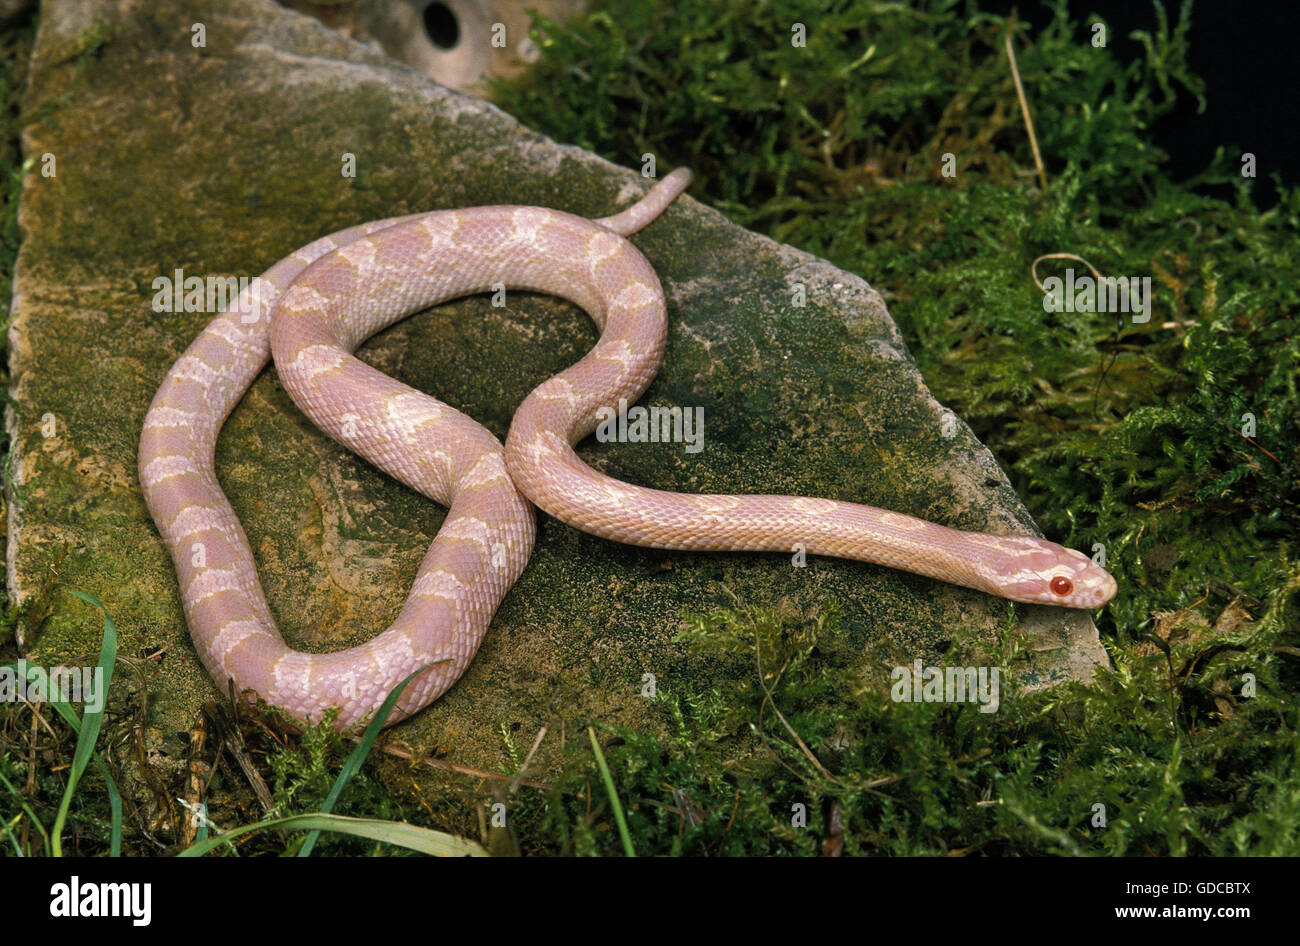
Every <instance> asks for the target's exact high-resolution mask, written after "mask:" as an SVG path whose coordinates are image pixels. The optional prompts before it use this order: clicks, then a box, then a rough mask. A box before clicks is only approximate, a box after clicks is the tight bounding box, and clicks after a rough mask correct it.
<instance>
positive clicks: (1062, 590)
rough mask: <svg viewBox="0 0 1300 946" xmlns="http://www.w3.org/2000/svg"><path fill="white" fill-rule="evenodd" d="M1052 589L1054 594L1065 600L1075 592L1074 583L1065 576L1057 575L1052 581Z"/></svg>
mask: <svg viewBox="0 0 1300 946" xmlns="http://www.w3.org/2000/svg"><path fill="white" fill-rule="evenodd" d="M1051 589H1052V593H1053V594H1057V595H1060V596H1061V597H1062V598H1064V597H1065V596H1066V595H1068V594H1069V593H1070V592H1071V591H1073V590H1074V582H1072V581H1070V579H1068V578H1066V577H1065V576H1064V575H1057V576H1056V577H1055V578H1053V579H1052V584H1051Z"/></svg>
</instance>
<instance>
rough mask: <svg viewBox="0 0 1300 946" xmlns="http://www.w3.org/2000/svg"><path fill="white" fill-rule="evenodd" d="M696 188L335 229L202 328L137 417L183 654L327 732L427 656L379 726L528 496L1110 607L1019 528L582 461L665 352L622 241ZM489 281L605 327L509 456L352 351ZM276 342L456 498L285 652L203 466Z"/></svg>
mask: <svg viewBox="0 0 1300 946" xmlns="http://www.w3.org/2000/svg"><path fill="white" fill-rule="evenodd" d="M689 181H690V175H689V172H686V171H684V170H679V171H675V172H673V173H672V174H670V175H669V176H668V177H666V178H665V179H664V180H663V181H661V182H660V183H658V184H657V185H655V187H654V188H653V189H652V190H651V191H650V192H649V193H648V194H647V195H646V196H645V197H643V198H642V199H641V200H640V201H639V202H638V203H637V204H635V205H634V206H633V207H631V208H629V209H628V210H625V211H623V212H622V213H620V214H617V215H615V216H613V217H606V218H603V219H601V220H587V219H585V218H582V217H576V216H573V215H571V214H566V213H562V212H559V211H555V210H547V209H544V208H538V207H477V208H469V209H463V210H451V211H436V212H432V213H425V214H415V215H412V216H409V217H403V218H395V219H391V220H381V221H376V222H373V223H368V224H363V225H361V226H359V227H353V228H351V229H348V230H343V231H341V232H339V233H335V234H333V235H331V236H328V237H325V238H323V239H320V240H317V241H316V242H314V243H312V244H309V245H308V246H306V247H303V248H302V249H300V250H298V251H297V252H296V253H294V254H293V255H291V256H289V257H288V258H287V259H285V260H282V261H281V262H279V263H277V264H276V265H275V266H273V267H272V268H271V269H270V270H268V271H267V272H266V273H265V274H263V275H262V276H261V277H260V278H259V279H258V280H257V281H255V283H254V285H253V287H252V288H251V289H250V290H249V291H248V292H246V293H244V294H242V295H241V296H240V298H239V299H238V301H237V302H236V304H235V305H234V306H233V307H231V309H230V310H229V311H227V312H224V313H222V314H221V315H219V316H218V317H217V318H215V319H214V320H213V321H212V323H211V324H210V325H209V326H208V327H207V328H206V329H205V330H204V331H203V332H202V333H201V334H200V335H199V337H198V338H197V339H196V340H195V341H194V343H193V344H192V345H191V346H190V347H189V348H188V349H187V350H186V352H185V354H184V355H182V356H181V358H180V359H179V360H178V361H177V362H176V364H175V365H174V366H173V367H172V369H171V371H170V372H169V373H168V375H167V377H166V379H165V380H164V381H163V383H162V386H161V387H160V388H159V390H158V393H157V395H156V396H155V398H154V401H153V404H152V406H151V407H150V409H149V413H148V415H147V417H146V419H145V424H144V432H143V435H142V437H141V441H140V456H139V463H140V482H141V485H142V487H143V490H144V494H145V498H146V500H147V502H148V504H149V509H150V512H151V513H152V515H153V518H154V521H155V522H156V523H157V525H158V529H159V532H160V533H161V535H162V537H163V539H164V541H165V543H166V545H167V546H168V548H169V550H170V551H171V554H172V558H173V562H174V563H175V566H176V571H177V574H178V576H179V579H180V587H181V597H182V601H183V604H184V609H185V614H186V619H187V621H188V622H189V626H190V631H191V634H192V636H193V639H194V643H195V646H196V647H197V649H198V652H199V655H200V656H201V658H202V660H203V662H204V665H205V666H206V667H207V669H208V671H209V672H210V673H211V674H212V676H213V677H214V678H215V679H216V681H217V682H218V684H219V685H220V686H221V687H222V689H223V691H224V690H225V689H226V688H227V686H228V685H231V684H233V689H234V691H235V692H237V693H243V692H247V691H251V692H252V693H255V694H257V695H258V696H260V697H261V698H262V699H264V700H266V701H267V702H268V703H271V704H273V705H275V706H278V707H280V708H282V709H283V710H285V711H287V712H288V713H290V714H291V715H292V716H294V717H296V718H298V719H300V720H304V721H309V722H314V721H317V720H319V719H320V717H321V715H322V714H323V713H324V712H325V710H327V709H329V708H330V707H338V708H339V716H338V721H337V725H338V726H339V727H340V728H346V727H348V726H351V725H353V724H355V723H358V722H362V721H364V720H365V719H366V718H367V717H369V716H372V715H373V714H374V712H375V711H376V710H377V709H378V708H379V706H380V704H381V703H382V701H383V700H384V698H385V697H386V696H387V695H388V693H389V692H390V691H391V690H392V689H393V687H395V686H396V685H397V684H398V683H400V682H401V681H402V680H403V679H405V678H406V677H407V676H409V675H411V674H413V673H415V672H416V671H418V670H420V669H421V668H423V667H428V669H427V670H425V671H424V672H423V673H421V674H420V676H419V677H417V678H416V679H415V680H413V681H412V682H411V684H410V685H409V686H408V687H407V688H406V690H405V692H404V693H403V695H402V698H401V699H400V700H399V702H398V704H397V706H396V708H395V709H394V710H393V712H392V714H391V715H390V716H389V718H388V720H387V723H389V724H391V723H393V722H396V721H398V720H400V719H402V718H405V717H406V716H409V715H410V714H412V713H414V712H416V711H418V710H419V709H421V708H423V707H424V706H426V705H428V704H429V703H431V702H432V701H433V700H435V699H437V698H438V697H439V696H440V695H442V693H443V692H445V691H446V690H447V689H448V688H449V687H450V686H451V685H452V684H453V683H455V681H456V680H457V679H458V678H459V677H460V675H461V674H462V673H463V672H464V671H465V669H466V668H467V667H468V666H469V663H470V661H471V660H472V659H473V657H474V654H475V652H476V651H477V649H478V646H479V643H480V642H481V641H482V639H483V636H484V634H485V633H486V631H487V628H488V625H489V624H490V622H491V620H492V616H493V614H494V613H495V611H496V608H497V606H498V604H499V603H500V602H501V599H502V598H504V596H505V594H506V593H507V591H509V589H510V587H511V586H512V585H513V584H514V582H515V580H516V579H517V578H518V577H519V574H520V573H521V572H522V571H523V569H524V566H525V565H526V564H527V561H528V557H529V554H530V553H531V551H532V545H533V538H534V534H535V521H534V512H533V510H532V507H531V505H530V501H531V503H534V504H536V505H537V506H539V507H541V508H542V509H543V510H545V511H546V512H547V513H549V514H551V515H552V516H555V517H556V518H557V519H560V520H562V521H564V522H566V523H568V524H570V525H572V526H574V527H576V528H579V529H582V530H584V531H586V532H590V533H593V534H595V535H598V536H603V537H605V538H609V539H614V540H616V541H619V542H627V543H631V544H635V545H643V546H653V547H656V548H667V549H687V550H701V551H727V550H732V551H735V550H745V551H781V552H787V553H788V552H791V551H792V550H794V549H795V548H797V547H802V548H803V549H804V550H805V551H806V552H807V553H809V554H818V555H831V556H837V557H841V558H851V559H858V560H861V561H867V562H876V563H879V564H883V565H888V566H890V567H893V568H899V569H903V570H906V571H910V572H916V573H918V574H922V575H927V576H930V577H932V578H937V579H940V580H942V581H948V582H952V583H955V584H960V585H965V586H967V587H971V588H977V589H979V590H982V591H986V592H988V593H990V594H994V595H1000V596H1002V597H1005V598H1010V599H1012V600H1015V601H1023V602H1030V603H1041V604H1054V605H1062V606H1066V607H1076V608H1095V607H1099V606H1100V605H1102V604H1104V603H1105V602H1106V601H1108V600H1109V599H1110V598H1111V597H1112V596H1113V595H1114V593H1115V581H1114V579H1113V578H1111V576H1110V575H1109V574H1107V573H1106V572H1105V571H1104V570H1103V569H1101V568H1099V567H1098V566H1097V565H1095V564H1094V563H1093V562H1092V561H1091V560H1090V559H1089V558H1088V557H1087V556H1085V555H1083V554H1082V553H1080V552H1077V551H1073V550H1071V549H1066V548H1063V547H1061V546H1059V545H1056V544H1054V543H1051V542H1047V541H1045V540H1043V539H1039V538H1035V537H1031V536H1000V535H991V534H985V533H972V532H962V531H959V530H956V529H950V528H947V527H945V526H941V525H937V524H935V523H931V522H926V521H924V520H921V519H917V518H914V517H911V516H906V515H902V514H899V513H894V512H889V511H887V510H883V509H876V508H873V507H870V506H862V505H858V504H854V503H847V502H838V501H834V500H829V499H816V498H808V497H798V496H761V495H735V496H725V495H696V496H693V495H686V494H680V493H668V492H662V491H659V490H654V489H646V488H643V487H639V486H633V485H630V484H627V483H623V482H620V481H618V480H614V479H612V478H610V477H608V476H604V475H603V474H600V473H598V472H596V471H595V470H592V469H591V468H590V467H588V466H587V465H586V464H585V463H583V462H582V460H580V459H579V458H578V456H577V454H576V453H575V452H574V449H573V446H574V445H575V444H577V443H578V442H579V441H580V440H582V439H583V438H584V437H586V436H587V435H588V434H590V433H591V432H592V431H593V430H594V429H595V427H596V423H597V417H596V414H597V410H598V409H599V408H601V407H609V406H610V405H612V404H615V403H617V401H618V399H619V398H620V397H625V398H627V400H628V402H629V403H630V402H632V401H634V400H635V399H636V398H638V397H639V396H640V395H641V394H642V393H643V392H644V391H645V389H646V387H648V385H649V384H650V381H651V380H652V378H653V377H654V375H655V372H656V371H657V370H658V367H659V364H660V361H661V359H662V356H663V349H664V342H665V338H666V333H667V318H666V307H665V301H664V294H663V289H662V288H661V286H660V284H659V280H658V278H657V276H656V275H655V272H654V270H653V268H652V267H651V266H650V263H649V262H648V261H647V260H646V259H645V257H644V256H642V254H641V253H640V252H639V251H638V250H637V249H636V248H635V247H634V246H633V245H632V244H631V243H630V242H628V240H627V239H625V237H626V236H627V235H629V234H631V233H634V232H636V231H637V230H639V229H641V228H642V227H644V226H645V225H646V224H648V223H649V222H650V221H651V220H653V219H654V218H655V217H657V216H658V215H659V214H660V213H661V212H662V211H663V210H664V209H665V208H666V207H667V206H668V205H669V204H670V203H671V202H672V200H673V199H674V198H675V197H676V196H677V195H678V194H679V193H681V191H682V190H683V189H685V187H686V185H687V184H688V183H689ZM498 283H501V284H504V285H505V286H506V287H507V288H511V289H526V290H532V291H537V292H544V293H550V294H554V295H558V296H562V297H564V298H567V299H569V300H571V301H573V302H575V303H577V304H578V305H579V306H581V307H582V308H583V309H585V310H586V311H587V312H588V313H589V314H590V315H591V317H592V319H593V320H594V321H595V323H596V326H597V327H598V328H599V329H600V331H601V335H600V340H599V341H598V343H597V344H596V346H595V348H593V349H592V350H591V352H589V353H588V354H587V355H586V356H585V357H584V358H583V359H582V360H581V361H579V362H578V363H577V364H575V365H573V366H572V367H570V368H568V369H566V370H565V371H564V372H562V373H560V374H558V375H556V376H555V377H553V378H551V379H550V380H548V381H546V382H544V383H543V384H541V385H540V386H538V387H537V388H536V389H535V390H534V391H533V392H532V393H531V394H530V395H529V396H528V398H527V399H526V400H525V401H524V403H523V404H522V405H521V406H520V408H519V410H518V412H517V413H516V415H515V418H514V421H513V423H512V424H511V427H510V433H509V435H508V437H507V440H506V445H505V448H504V450H503V449H502V446H501V444H500V442H499V441H498V440H497V439H496V438H495V437H494V436H493V435H492V434H491V433H490V432H489V431H487V430H486V429H485V428H483V427H482V426H480V425H479V424H478V423H477V422H475V421H474V420H472V419H471V418H469V417H467V416H465V415H464V414H462V413H460V412H459V411H457V410H455V409H454V408H452V407H450V406H448V405H446V404H444V403H442V402H441V401H438V400H436V399H435V398H432V397H430V396H428V395H426V394H422V393H420V392H418V391H415V390H414V389H412V388H409V387H407V386H406V385H404V384H401V383H399V382H397V381H395V380H393V379H391V378H389V377H387V376H386V375H384V374H382V373H380V372H378V371H376V370H375V369H373V368H370V367H368V366H367V365H365V364H363V363H362V362H360V361H359V360H357V359H356V358H354V357H353V356H352V355H351V352H352V351H354V350H355V349H356V348H357V346H359V345H360V344H361V343H362V342H363V341H365V339H367V338H369V337H370V336H371V335H373V334H374V333H376V332H378V331H380V330H382V329H383V328H385V327H387V326H389V325H391V324H393V323H394V322H396V321H398V320H400V319H402V318H405V317H406V316H407V315H409V314H411V313H413V312H416V311H419V310H421V309H424V308H427V307H429V306H431V305H435V304H437V303H439V302H442V301H446V300H449V299H453V298H457V297H459V296H464V295H468V294H471V293H476V292H484V291H488V290H490V289H493V288H494V284H498ZM272 352H274V357H275V362H276V368H277V370H278V372H279V374H280V377H281V380H282V381H283V383H284V385H285V388H286V389H287V390H288V391H289V393H290V395H291V396H292V397H293V399H294V400H295V402H296V403H297V404H298V405H299V406H300V407H301V408H302V410H303V411H304V413H306V414H307V416H309V417H310V418H311V419H312V420H313V421H314V422H315V423H316V424H317V425H319V426H320V427H321V428H322V429H323V430H325V431H326V432H327V433H329V435H330V436H331V437H333V438H334V439H335V440H337V441H339V442H340V443H342V444H343V445H345V446H347V447H348V448H349V449H352V450H354V451H355V452H357V453H358V454H360V455H362V456H364V457H366V458H367V459H368V460H370V461H371V462H372V463H374V464H375V465H376V466H378V467H379V468H380V469H382V470H384V471H386V472H387V473H389V474H391V475H392V476H393V477H395V478H396V479H398V480H400V481H401V482H403V483H405V484H407V485H408V486H410V487H411V488H412V489H415V490H417V491H419V492H420V493H422V494H424V495H426V496H428V497H430V498H431V499H434V500H436V501H437V502H439V503H442V504H444V505H447V506H449V507H450V508H449V511H448V515H447V518H446V520H445V522H444V524H443V526H442V529H441V530H440V531H439V533H438V536H437V537H436V538H435V540H434V542H433V544H432V545H431V546H430V548H429V551H428V553H427V554H426V556H425V558H424V561H423V562H422V563H421V565H420V569H419V572H418V574H417V577H416V579H415V582H414V584H413V586H412V588H411V592H410V594H409V596H408V598H407V601H406V603H405V605H404V606H403V608H402V610H401V613H400V614H399V615H398V617H397V619H396V621H394V623H393V624H392V626H391V627H389V628H388V629H387V630H386V631H384V632H383V633H382V634H380V635H379V636H378V637H376V638H375V639H374V640H372V641H370V642H369V643H367V644H363V645H361V646H359V647H354V648H352V649H350V650H345V651H341V652H338V653H333V654H308V653H302V652H299V651H294V650H292V649H291V648H289V647H288V646H287V645H286V644H285V643H284V641H283V639H282V638H281V637H280V634H279V631H278V630H277V629H276V626H275V622H274V620H273V619H272V617H271V613H270V610H269V608H268V606H267V604H266V598H265V595H264V594H263V591H262V588H261V584H260V582H259V580H258V577H257V569H256V565H255V563H254V560H253V555H252V551H251V549H250V547H249V544H248V540H247V538H246V537H245V535H244V532H243V529H242V527H241V526H240V524H239V521H238V519H237V518H236V516H235V514H234V511H233V510H232V509H231V507H230V504H229V502H228V501H227V500H226V497H225V494H224V493H223V492H222V490H221V487H220V485H219V484H218V482H217V478H216V474H215V470H214V464H213V457H214V450H215V445H216V439H217V435H218V433H219V432H220V429H221V426H222V425H223V424H224V422H225V419H226V417H227V416H228V415H229V413H230V411H231V410H232V409H233V408H234V406H235V404H237V403H238V401H239V399H240V398H241V397H242V396H243V393H244V391H245V390H246V389H247V388H248V386H249V385H250V384H251V383H252V381H253V379H254V378H255V377H256V376H257V374H258V373H259V372H260V371H261V370H262V368H263V367H264V366H265V365H266V362H267V360H268V358H269V357H270V355H271V353H272ZM430 665H432V666H430Z"/></svg>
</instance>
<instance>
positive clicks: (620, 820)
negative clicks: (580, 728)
mask: <svg viewBox="0 0 1300 946" xmlns="http://www.w3.org/2000/svg"><path fill="white" fill-rule="evenodd" d="M587 735H588V736H590V737H591V748H592V750H593V751H594V752H595V753H596V765H597V766H599V767H600V777H601V778H602V779H603V780H604V782H605V792H606V793H607V794H608V795H609V804H610V807H611V808H613V809H614V823H615V824H617V825H618V836H619V839H620V840H622V842H623V853H624V854H626V855H627V856H628V857H636V850H635V849H634V848H633V847H632V835H630V834H628V830H627V819H626V818H624V817H623V804H622V802H620V801H619V800H618V792H617V790H615V788H614V776H612V775H610V774H609V766H608V765H606V764H605V754H604V753H603V752H601V751H600V743H599V742H597V741H596V730H594V729H592V728H591V727H590V726H588V727H587Z"/></svg>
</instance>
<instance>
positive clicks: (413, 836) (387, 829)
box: [178, 813, 488, 857]
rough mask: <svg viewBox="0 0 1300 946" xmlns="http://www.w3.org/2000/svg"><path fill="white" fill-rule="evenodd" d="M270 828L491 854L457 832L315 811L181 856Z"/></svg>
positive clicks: (228, 835)
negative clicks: (304, 830)
mask: <svg viewBox="0 0 1300 946" xmlns="http://www.w3.org/2000/svg"><path fill="white" fill-rule="evenodd" d="M267 828H280V829H286V828H287V829H290V830H293V829H304V828H306V829H310V830H311V831H313V832H320V831H337V832H338V833H339V834H350V835H354V836H356V837H361V838H369V839H370V840H372V841H380V842H382V843H384V844H393V845H396V846H398V847H404V848H407V849H408V850H412V851H419V852H420V853H421V854H430V855H433V856H434V857H487V856H488V853H487V851H485V850H484V849H483V848H482V847H480V846H479V845H477V844H475V843H474V842H473V841H469V840H466V839H465V838H458V837H456V836H455V835H454V834H447V833H445V832H442V831H433V830H431V829H429V828H420V827H417V826H416V825H413V824H406V823H405V822H401V821H384V820H381V819H376V818H347V817H344V816H343V815H327V814H319V813H312V814H306V815H289V816H288V817H287V818H272V819H271V820H270V821H259V822H258V823H257V824H249V825H244V826H242V827H239V828H235V829H233V830H231V831H226V832H224V833H222V834H220V835H218V836H216V837H215V838H208V840H206V841H198V842H196V843H194V844H192V845H190V846H189V847H188V848H186V849H185V850H183V851H181V853H180V854H179V855H178V856H180V857H202V856H203V855H204V854H206V853H208V852H209V851H211V850H212V849H213V848H215V847H218V846H219V845H222V844H225V843H226V842H228V841H230V840H232V839H234V838H237V837H239V836H240V835H241V834H248V833H249V832H252V831H262V830H265V829H267Z"/></svg>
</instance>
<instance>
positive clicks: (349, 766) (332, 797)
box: [298, 660, 445, 857]
mask: <svg viewBox="0 0 1300 946" xmlns="http://www.w3.org/2000/svg"><path fill="white" fill-rule="evenodd" d="M444 662H445V661H444V660H435V661H433V663H428V664H425V665H424V666H423V667H421V668H420V669H419V670H417V671H415V672H414V673H413V674H411V675H410V676H409V677H407V678H406V679H405V680H403V681H402V682H401V683H399V684H398V685H397V686H395V687H393V692H391V693H389V694H388V698H387V699H385V700H384V702H383V704H382V705H380V707H379V710H378V712H376V713H375V715H374V717H373V718H372V719H371V720H370V722H369V723H368V724H367V725H366V731H365V732H364V733H362V734H361V741H360V742H358V743H357V747H356V748H355V749H353V750H352V754H351V755H349V756H348V760H347V761H346V762H344V763H343V768H342V769H341V770H340V771H339V774H338V778H336V779H335V780H334V784H333V785H332V786H331V787H330V792H329V794H328V795H326V796H325V802H324V804H322V805H321V809H320V813H321V814H325V815H327V814H330V813H332V812H333V811H334V804H335V802H337V801H338V800H339V796H340V795H342V794H343V789H344V788H346V787H347V784H348V782H350V781H352V776H354V775H356V774H357V771H358V770H359V769H360V768H361V763H363V762H365V761H366V756H368V755H369V754H370V747H371V746H373V745H374V744H375V740H376V739H378V738H379V730H381V729H382V728H383V726H384V720H386V719H388V715H389V714H390V713H391V712H392V711H393V707H394V706H396V705H397V701H398V699H399V698H400V697H401V695H402V691H403V690H405V689H406V685H407V684H408V683H410V682H411V681H412V680H414V679H415V678H416V677H418V676H419V675H420V674H422V673H424V671H426V670H428V669H429V668H430V667H432V666H433V665H434V664H440V663H444ZM318 837H320V832H319V831H313V832H312V833H311V834H309V835H308V836H307V840H306V841H304V842H303V845H302V847H301V848H300V849H299V850H298V856H299V857H310V856H311V852H312V849H313V848H314V847H315V846H316V839H317V838H318Z"/></svg>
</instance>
